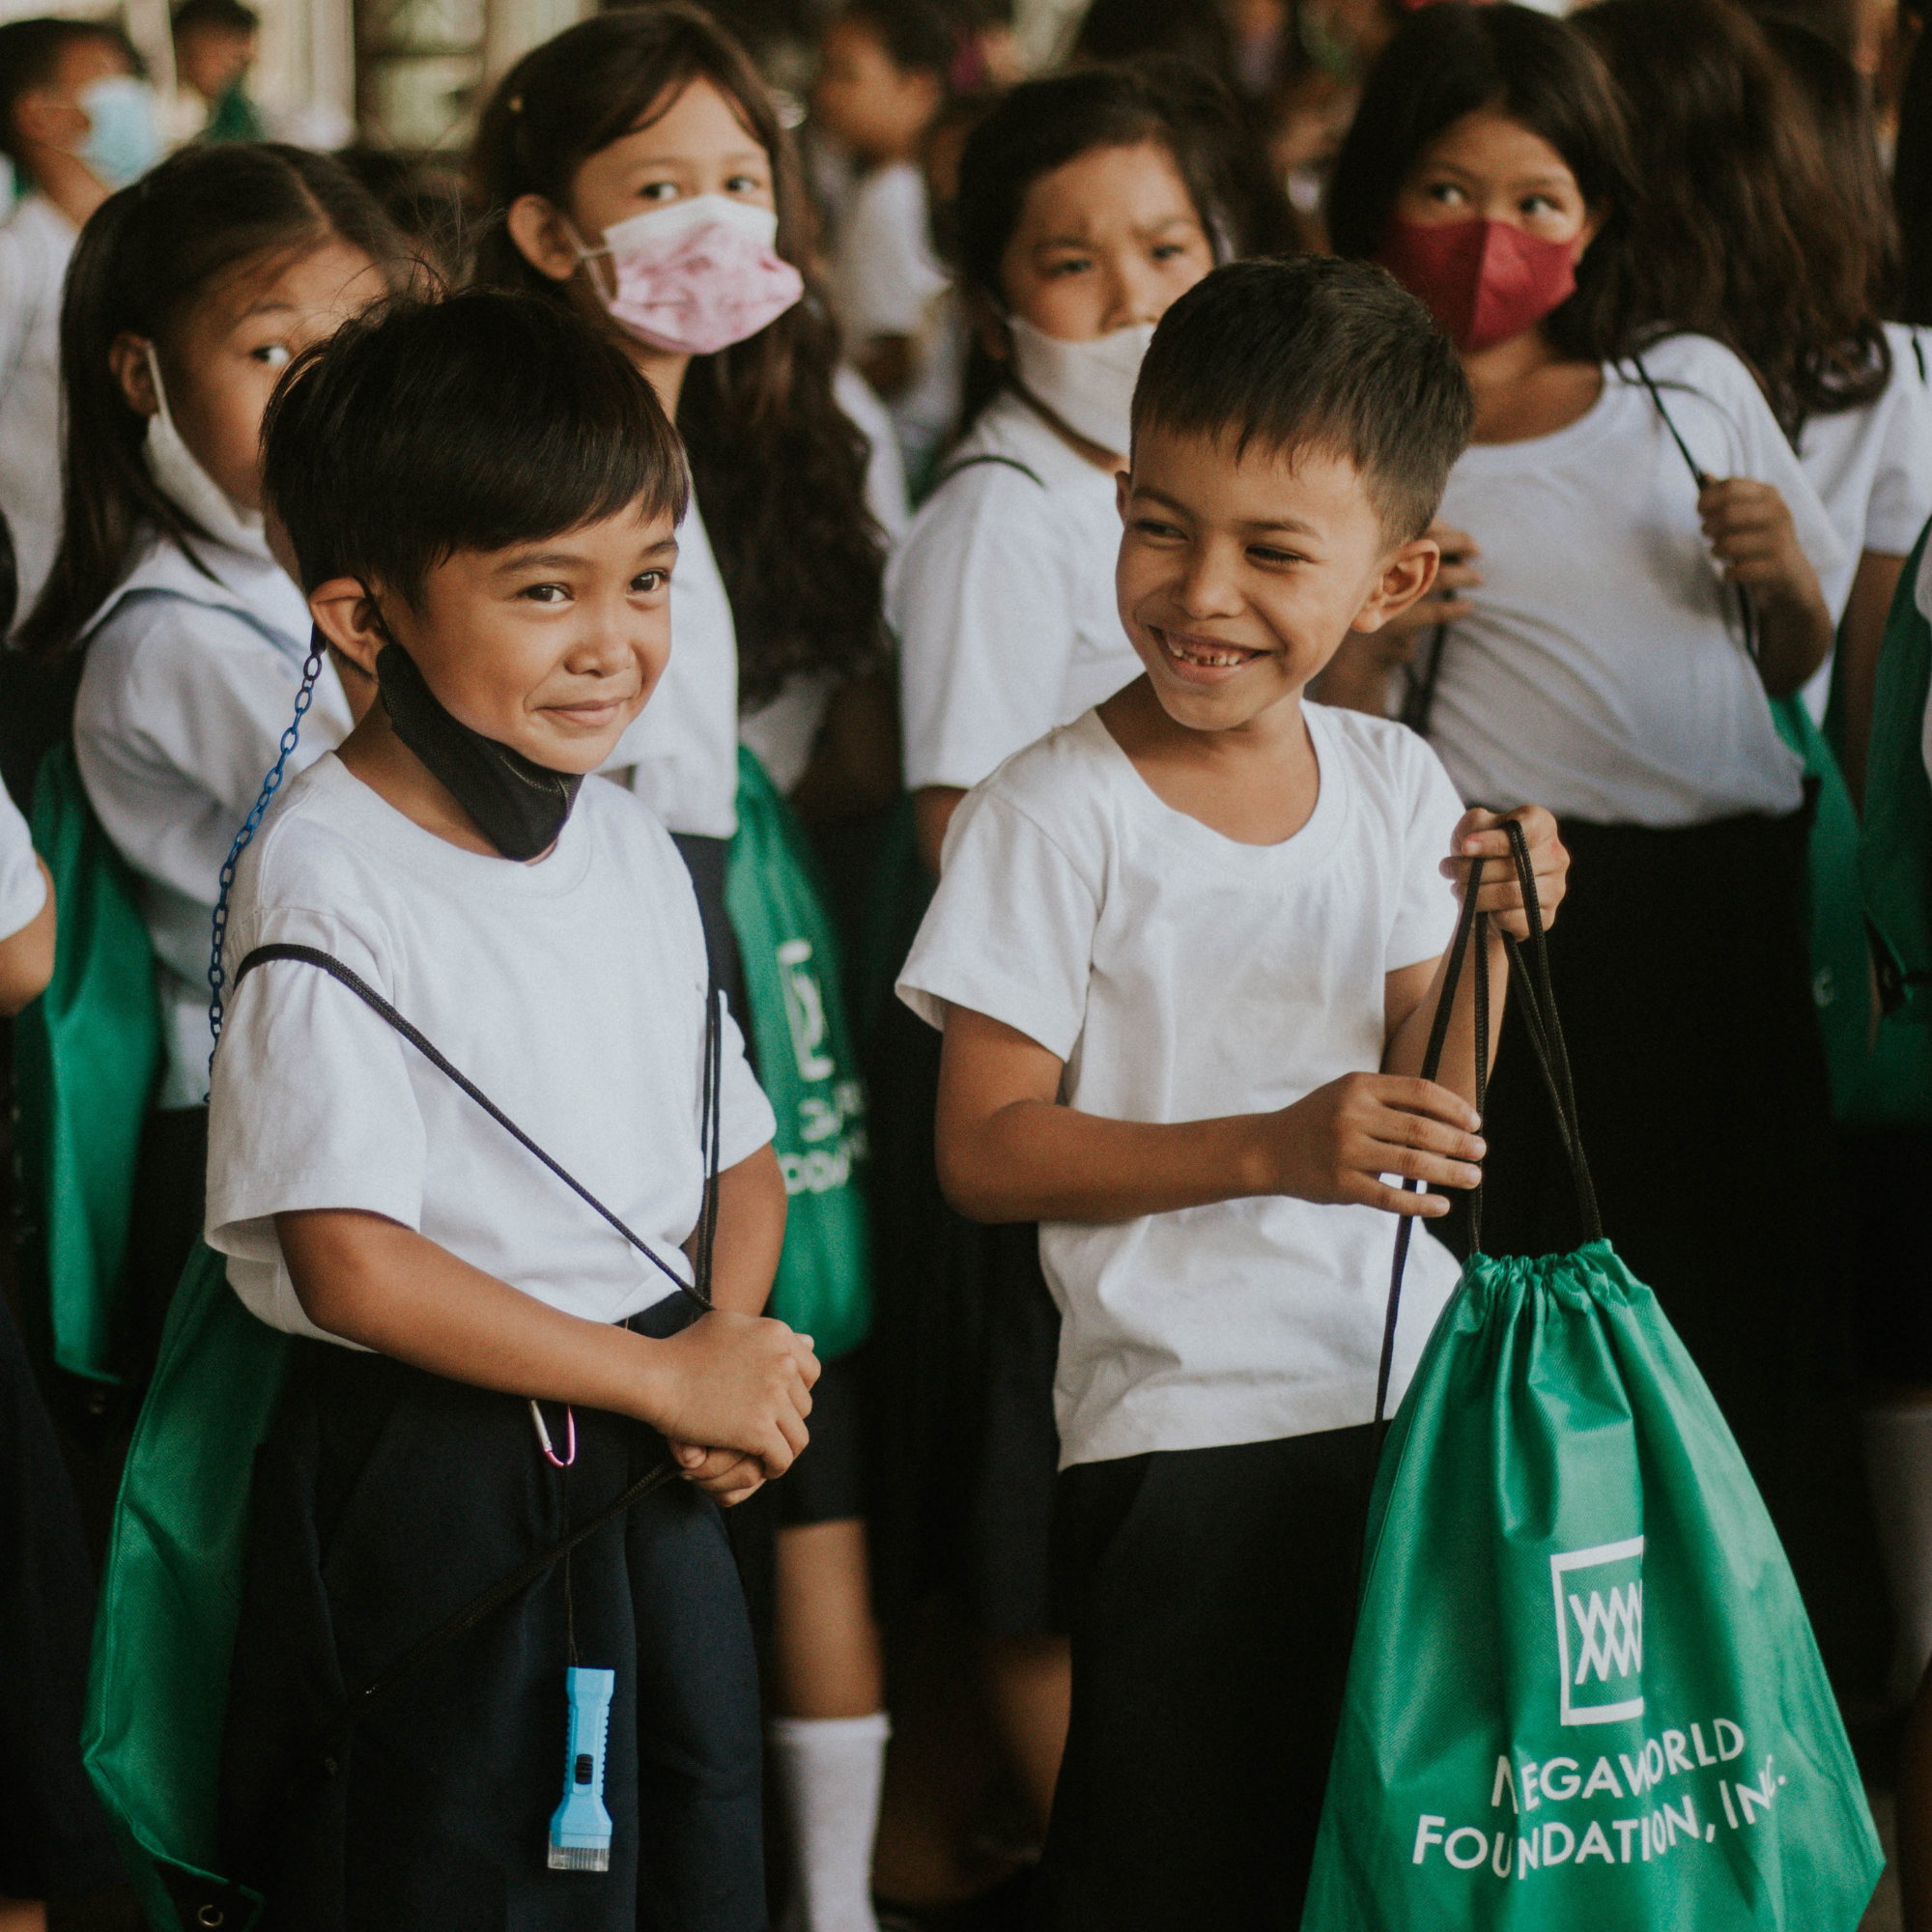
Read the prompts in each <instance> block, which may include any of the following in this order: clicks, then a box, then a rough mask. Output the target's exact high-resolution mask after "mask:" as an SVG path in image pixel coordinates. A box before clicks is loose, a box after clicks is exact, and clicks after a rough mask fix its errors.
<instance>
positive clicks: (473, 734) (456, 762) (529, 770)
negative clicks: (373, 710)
mask: <svg viewBox="0 0 1932 1932" xmlns="http://www.w3.org/2000/svg"><path fill="white" fill-rule="evenodd" d="M369 603H370V606H371V608H372V609H374V610H375V611H376V627H377V629H378V630H379V631H380V632H381V634H382V636H383V638H384V645H383V649H382V651H381V652H380V653H379V654H378V656H377V659H376V688H377V691H378V694H379V695H380V696H381V697H382V700H383V709H384V711H385V712H387V713H388V717H389V723H390V724H391V725H394V726H395V730H396V736H397V737H398V738H400V739H401V740H402V741H403V743H404V744H405V745H407V746H408V747H409V748H410V750H411V751H412V752H413V753H415V754H416V756H417V757H419V758H420V759H421V760H422V761H423V763H424V764H425V765H427V766H428V767H429V769H430V771H431V772H432V774H434V776H435V777H436V778H437V779H438V780H439V781H440V782H441V784H442V785H443V786H444V787H445V788H446V789H447V790H448V792H449V793H450V795H451V797H453V798H454V799H455V800H456V802H457V804H458V805H460V806H461V807H462V808H463V809H464V810H465V811H467V812H468V813H469V816H470V817H471V818H472V819H474V820H475V822H476V829H477V830H478V831H479V832H481V833H482V835H483V836H484V838H487V839H489V841H490V842H491V844H493V845H494V846H496V848H497V851H499V852H500V853H501V854H502V855H503V857H504V858H506V859H534V858H537V857H539V856H540V855H541V854H543V853H545V852H548V851H549V850H550V848H551V847H552V846H553V845H554V844H555V843H556V841H557V837H558V835H559V834H560V833H561V832H562V830H563V826H564V821H565V820H566V819H567V818H568V817H569V816H570V809H571V807H572V806H573V805H575V804H576V803H577V794H578V791H579V789H580V788H581V787H582V783H583V779H582V774H580V773H577V772H558V771H553V770H552V769H551V768H550V767H549V766H548V765H539V764H535V763H533V762H532V761H531V760H530V759H528V758H526V757H525V756H524V754H523V753H521V752H514V751H512V750H511V749H510V747H509V746H508V745H501V744H498V743H497V740H496V739H495V738H486V737H484V735H483V734H482V732H480V731H472V730H471V729H470V728H469V725H465V724H463V723H462V722H461V721H460V720H459V719H456V718H454V717H452V716H451V715H450V713H449V712H448V711H447V710H446V709H445V708H444V707H443V705H442V702H441V700H440V698H438V696H437V695H436V693H435V692H433V691H432V690H431V689H430V688H429V685H428V683H427V682H426V681H425V679H424V677H423V674H422V672H421V671H420V670H419V669H417V668H416V663H415V660H414V659H413V658H412V657H411V656H410V654H409V653H408V652H407V651H406V650H404V649H403V647H402V645H400V644H399V643H397V642H396V639H395V637H394V635H393V634H392V633H391V632H390V630H389V627H388V625H387V623H386V622H385V621H384V617H383V613H382V611H381V609H380V608H379V607H377V605H376V600H375V598H374V597H373V596H371V597H370V599H369Z"/></svg>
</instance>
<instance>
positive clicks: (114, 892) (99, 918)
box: [14, 745, 161, 1382]
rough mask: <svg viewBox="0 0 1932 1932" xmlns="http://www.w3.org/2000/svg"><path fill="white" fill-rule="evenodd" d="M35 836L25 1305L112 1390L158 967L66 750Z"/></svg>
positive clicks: (17, 1057)
mask: <svg viewBox="0 0 1932 1932" xmlns="http://www.w3.org/2000/svg"><path fill="white" fill-rule="evenodd" d="M33 834H34V849H35V850H36V851H37V852H38V853H39V854H40V855H41V857H42V858H43V860H44V861H45V862H46V867H47V870H48V872H49V873H50V874H51V875H52V877H53V882H54V897H55V903H56V905H57V907H58V909H59V927H58V931H57V933H56V935H55V940H54V977H53V980H52V981H51V983H50V984H49V985H48V987H47V989H46V991H45V992H44V993H43V994H42V995H41V997H40V998H39V999H38V1000H36V1001H35V1002H34V1003H33V1004H32V1005H31V1006H30V1007H28V1008H27V1009H25V1011H23V1012H22V1013H21V1014H20V1016H19V1017H18V1019H16V1020H15V1021H14V1092H15V1094H16V1096H17V1100H18V1106H19V1153H20V1177H21V1182H22V1186H21V1208H22V1219H23V1222H24V1224H25V1226H24V1234H25V1237H26V1238H25V1240H24V1241H23V1244H22V1265H23V1274H24V1278H25V1279H24V1286H25V1290H26V1306H27V1310H28V1313H29V1317H30V1321H31V1325H32V1327H33V1329H34V1330H35V1331H36V1340H37V1341H38V1342H39V1343H40V1344H41V1346H43V1347H45V1348H47V1349H48V1350H49V1352H50V1353H51V1354H52V1357H53V1359H54V1361H55V1362H56V1363H57V1364H58V1365H59V1366H60V1367H61V1368H63V1369H66V1370H68V1371H69V1372H70V1373H71V1374H73V1375H76V1376H82V1377H85V1378H88V1379H89V1380H92V1381H98V1382H112V1381H115V1380H117V1379H118V1376H117V1373H116V1367H115V1354H114V1316H115V1309H116V1305H117V1303H118V1301H119V1299H120V1293H121V1287H122V1279H121V1277H122V1269H123V1266H124V1264H125V1263H126V1260H127V1254H128V1203H129V1200H130V1199H131V1197H132V1194H133V1188H134V1164H135V1160H136V1157H137V1155H138V1153H139V1151H140V1145H141V1127H142V1123H143V1122H145V1121H146V1119H147V1116H148V1108H149V1106H150V1104H151V1103H152V1101H153V1099H154V1093H155V1083H156V1080H157V1079H158V1078H159V1075H160V1070H161V1016H160V1007H159V1003H158V1002H157V1000H156V995H155V954H154V949H153V948H152V947H151V946H150V945H149V943H148V928H147V925H146V924H145V923H144V922H143V920H142V918H141V913H140V908H139V906H138V905H137V903H136V901H135V896H134V882H133V878H132V875H131V874H130V873H129V872H128V868H127V867H126V866H125V865H124V864H123V863H122V860H121V858H120V855H119V854H118V853H116V851H115V850H114V848H113V846H112V845H110V844H109V843H108V841H107V835H106V834H105V833H104V832H103V831H101V829H100V824H99V820H98V819H97V818H96V817H95V815H94V810H93V808H92V807H91V806H90V805H89V804H88V802H87V794H86V792H85V791H84V790H83V789H82V788H81V782H80V770H79V767H78V766H77V765H76V764H75V763H74V756H73V748H72V746H71V745H57V746H56V747H55V748H54V749H53V750H52V751H51V752H49V753H47V755H46V757H45V758H44V759H43V760H42V763H41V769H40V774H39V778H38V780H37V781H36V783H35V786H34V819H33Z"/></svg>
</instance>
